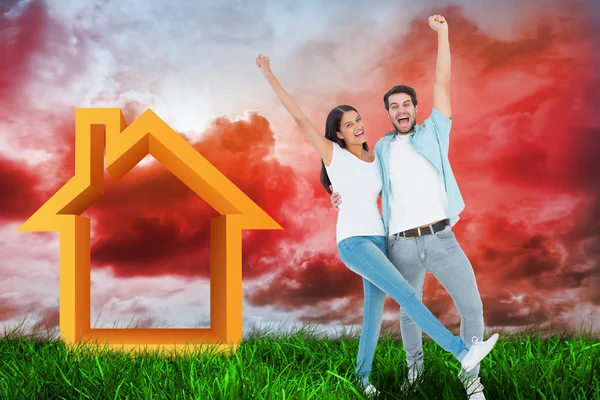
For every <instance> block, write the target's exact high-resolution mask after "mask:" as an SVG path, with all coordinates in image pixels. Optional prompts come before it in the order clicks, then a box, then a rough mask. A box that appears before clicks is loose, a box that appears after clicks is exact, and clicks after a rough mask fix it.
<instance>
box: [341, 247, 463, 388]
mask: <svg viewBox="0 0 600 400" xmlns="http://www.w3.org/2000/svg"><path fill="white" fill-rule="evenodd" d="M338 251H339V254H340V258H341V260H342V262H343V263H344V264H346V266H347V267H348V268H349V269H350V270H351V271H353V272H355V273H357V274H358V275H360V276H362V278H363V286H364V296H365V302H364V321H363V331H362V333H361V336H360V344H359V347H358V358H357V367H356V374H357V376H358V378H359V380H360V381H361V383H363V384H366V383H368V379H369V374H370V373H371V368H372V365H373V356H374V355H375V348H376V346H377V341H378V340H379V333H380V329H381V319H382V315H383V303H384V301H385V296H386V294H387V295H389V296H390V297H391V298H392V299H394V300H395V301H396V302H397V303H398V304H399V305H400V307H401V308H402V311H403V312H406V314H407V315H409V316H410V318H411V320H412V321H413V322H414V323H415V324H416V325H417V326H418V327H419V328H420V329H422V330H423V332H425V333H426V334H427V335H428V336H429V337H430V338H432V339H433V340H434V341H435V342H436V343H437V344H438V345H440V347H442V348H443V349H444V350H446V351H449V352H450V353H452V355H453V356H454V357H455V358H456V359H457V360H458V361H462V359H463V358H464V357H465V355H466V354H467V352H468V350H469V348H470V346H469V345H467V344H466V343H465V342H464V341H463V340H462V339H461V338H460V337H458V336H454V335H453V334H452V333H451V332H450V331H449V330H448V329H446V328H445V327H444V325H442V324H441V323H440V321H438V319H437V318H436V317H435V316H434V315H433V314H432V313H431V311H429V309H427V307H425V305H424V304H423V303H422V302H421V300H420V298H419V296H417V293H416V291H415V289H414V288H413V287H412V286H411V285H410V284H409V283H408V282H407V281H406V279H404V277H403V276H402V275H401V274H400V272H398V270H397V269H396V267H394V265H393V264H392V263H391V262H390V260H389V259H388V257H387V247H386V240H385V237H384V236H354V237H350V238H347V239H344V240H342V241H341V242H340V243H338Z"/></svg>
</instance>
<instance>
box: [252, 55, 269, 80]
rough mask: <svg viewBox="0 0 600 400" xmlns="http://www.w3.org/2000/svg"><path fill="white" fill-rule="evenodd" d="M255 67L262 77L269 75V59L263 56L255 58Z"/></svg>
mask: <svg viewBox="0 0 600 400" xmlns="http://www.w3.org/2000/svg"><path fill="white" fill-rule="evenodd" d="M256 65H257V66H258V68H259V69H260V72H262V73H263V75H268V74H270V73H271V62H270V61H269V57H267V56H265V55H264V54H260V55H259V56H258V57H256Z"/></svg>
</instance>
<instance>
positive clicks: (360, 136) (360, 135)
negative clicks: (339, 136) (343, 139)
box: [354, 131, 365, 139]
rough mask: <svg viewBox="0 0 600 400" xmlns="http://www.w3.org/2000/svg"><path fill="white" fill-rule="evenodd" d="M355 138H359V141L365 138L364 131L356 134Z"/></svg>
mask: <svg viewBox="0 0 600 400" xmlns="http://www.w3.org/2000/svg"><path fill="white" fill-rule="evenodd" d="M354 136H355V137H357V138H359V139H360V138H363V137H364V136H365V132H364V131H360V132H358V133H355V134H354Z"/></svg>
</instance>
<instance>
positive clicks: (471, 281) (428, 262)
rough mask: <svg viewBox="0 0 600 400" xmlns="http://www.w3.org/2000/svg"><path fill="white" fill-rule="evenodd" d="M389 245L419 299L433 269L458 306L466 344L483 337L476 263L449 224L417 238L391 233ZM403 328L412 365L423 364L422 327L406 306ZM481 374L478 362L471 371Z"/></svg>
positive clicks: (401, 319)
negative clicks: (475, 270)
mask: <svg viewBox="0 0 600 400" xmlns="http://www.w3.org/2000/svg"><path fill="white" fill-rule="evenodd" d="M387 248H388V255H389V259H390V261H391V262H392V264H394V266H395V267H396V269H397V270H398V271H399V272H400V273H401V274H402V276H404V278H405V279H406V280H407V281H408V282H409V283H410V285H411V286H412V287H413V288H414V289H415V291H416V292H417V295H418V298H419V299H422V296H423V282H424V279H425V273H426V272H431V273H432V274H433V276H434V277H435V278H436V279H437V280H438V281H439V282H440V283H441V284H442V286H444V288H445V289H446V290H447V291H448V293H449V294H450V296H451V297H452V299H453V300H454V304H456V307H457V308H458V312H459V313H460V316H461V322H460V337H461V338H462V340H463V341H464V342H465V343H467V344H471V343H472V339H473V338H474V337H476V338H477V339H478V340H479V341H482V340H483V333H484V332H483V331H484V325H483V305H482V303H481V297H480V295H479V290H478V288H477V282H476V280H475V274H474V272H473V267H472V266H471V263H470V262H469V259H468V258H467V256H466V255H465V253H464V252H463V250H462V249H461V247H460V245H459V244H458V242H457V240H456V237H455V236H454V232H452V228H451V227H450V226H446V228H445V229H444V230H442V231H440V232H437V233H435V234H433V235H425V236H421V237H416V238H403V237H401V236H400V237H398V236H392V237H390V238H388V246H387ZM400 330H401V334H402V344H403V347H404V351H405V352H406V361H407V363H408V365H409V367H411V366H412V367H414V368H416V369H421V368H423V341H422V335H421V329H419V327H418V326H417V325H416V324H415V322H414V321H413V320H412V319H411V318H410V317H409V316H408V314H407V313H406V312H405V310H404V308H402V311H401V314H400ZM478 375H479V365H478V366H477V367H476V368H475V369H473V370H472V371H471V372H470V373H469V374H468V376H470V377H471V378H476V377H477V376H478Z"/></svg>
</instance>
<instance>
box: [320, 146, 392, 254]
mask: <svg viewBox="0 0 600 400" xmlns="http://www.w3.org/2000/svg"><path fill="white" fill-rule="evenodd" d="M332 143H333V157H332V158H331V164H330V165H329V166H325V169H326V170H327V175H329V180H330V181H331V186H332V187H333V191H334V192H338V193H339V194H340V195H341V197H342V204H340V207H339V211H338V219H337V225H336V239H337V243H339V242H341V241H342V240H344V239H347V238H349V237H352V236H385V231H384V228H383V220H382V218H381V214H380V213H379V208H378V207H377V197H378V196H379V194H380V192H381V189H382V179H381V172H380V170H379V161H378V160H377V156H375V160H374V161H373V162H371V163H369V162H366V161H362V160H361V159H359V158H358V157H356V156H355V155H354V154H352V153H350V152H349V151H347V150H344V149H342V148H341V147H340V146H339V145H338V144H337V143H335V142H332Z"/></svg>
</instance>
